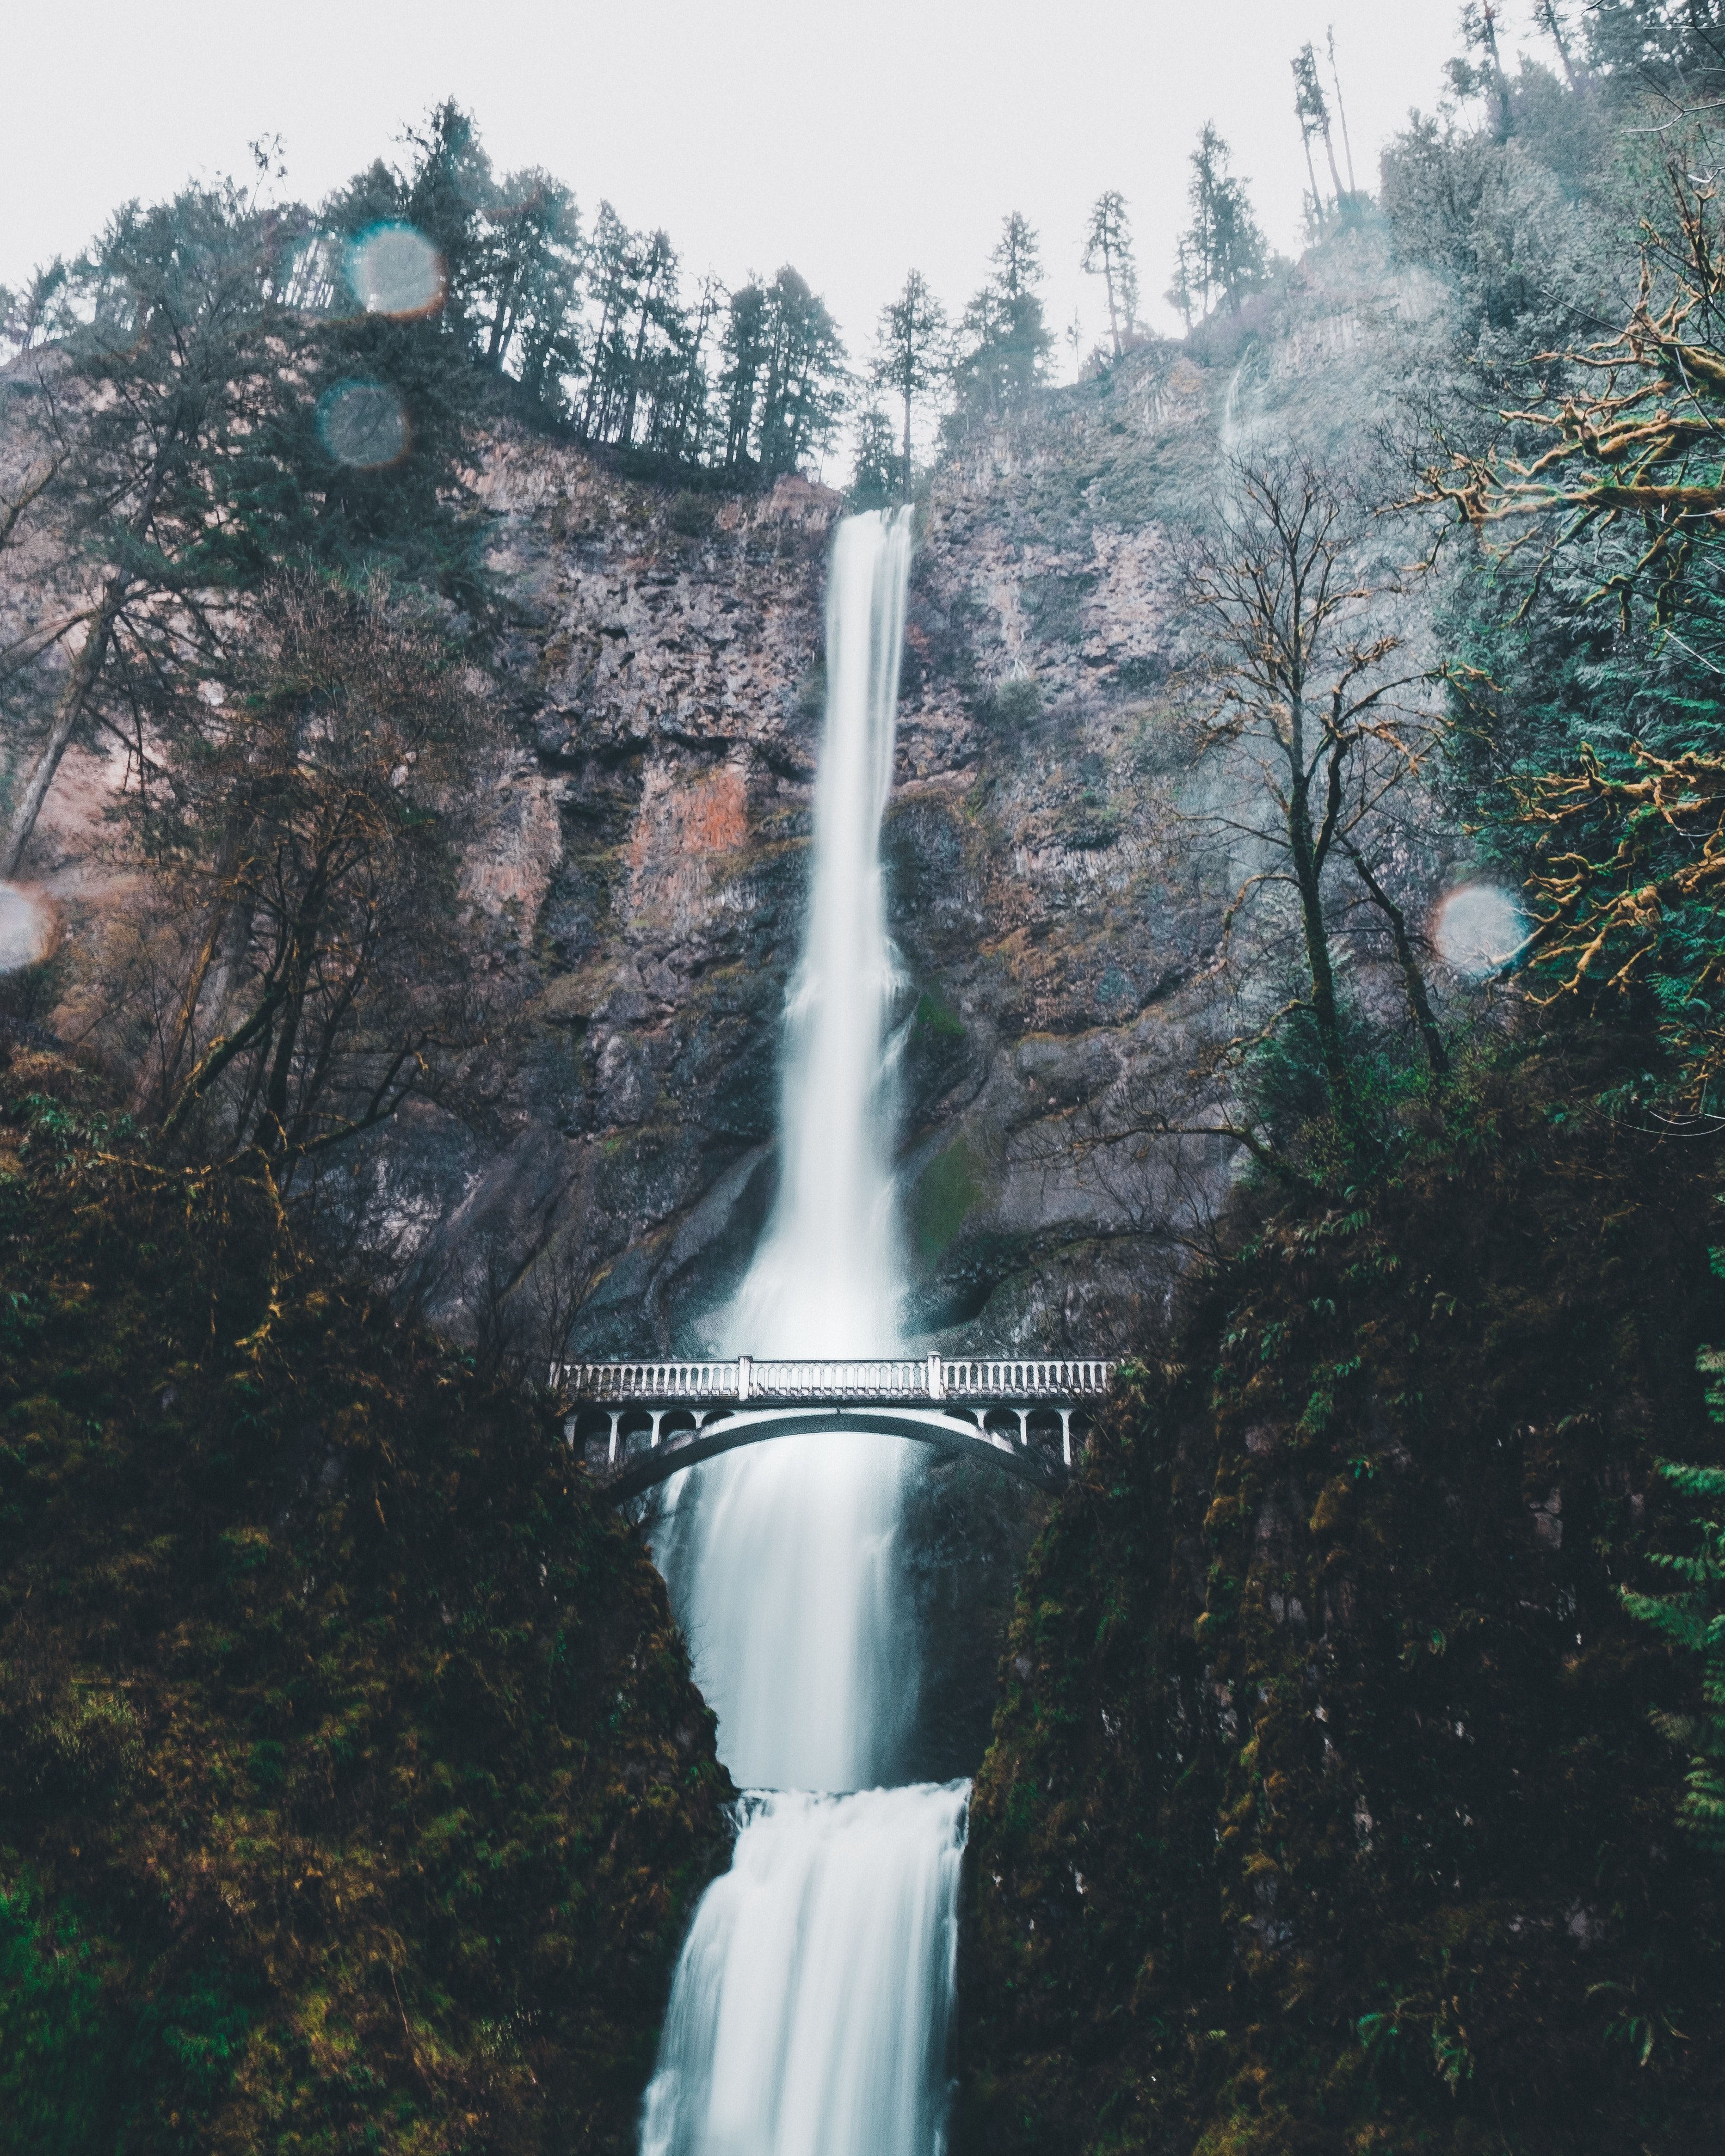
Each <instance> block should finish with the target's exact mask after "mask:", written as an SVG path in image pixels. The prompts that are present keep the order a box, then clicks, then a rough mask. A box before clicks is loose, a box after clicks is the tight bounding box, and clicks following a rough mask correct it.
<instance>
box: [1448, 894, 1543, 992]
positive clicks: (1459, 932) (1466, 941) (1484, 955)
mask: <svg viewBox="0 0 1725 2156" xmlns="http://www.w3.org/2000/svg"><path fill="white" fill-rule="evenodd" d="M1526 935H1527V915H1526V914H1525V913H1524V912H1523V911H1522V903H1521V901H1520V900H1519V899H1518V898H1517V896H1516V895H1515V893H1514V892H1513V891H1506V890H1505V889H1504V888H1503V886H1502V885H1501V884H1493V883H1464V884H1459V885H1457V886H1456V888H1455V890H1454V891H1450V892H1448V893H1447V894H1446V895H1445V896H1444V897H1443V898H1442V899H1441V900H1440V901H1439V903H1438V909H1437V917H1436V919H1435V922H1434V923H1433V937H1434V940H1435V942H1436V944H1437V947H1438V952H1439V954H1440V957H1442V958H1443V961H1444V962H1445V965H1446V966H1453V967H1454V968H1455V971H1456V972H1457V973H1468V974H1471V975H1473V976H1475V977H1477V976H1479V975H1480V974H1482V973H1493V972H1495V971H1496V970H1497V968H1498V967H1499V966H1502V965H1505V964H1507V962H1508V961H1509V959H1510V958H1511V957H1512V956H1513V955H1514V953H1515V952H1516V950H1517V947H1519V946H1520V944H1521V942H1522V939H1523V938H1524V937H1526Z"/></svg>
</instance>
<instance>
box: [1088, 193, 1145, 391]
mask: <svg viewBox="0 0 1725 2156" xmlns="http://www.w3.org/2000/svg"><path fill="white" fill-rule="evenodd" d="M1082 267H1083V269H1084V272H1085V274H1086V276H1091V277H1100V278H1101V280H1102V284H1103V287H1104V289H1105V290H1106V293H1107V295H1108V335H1109V338H1110V341H1111V344H1112V346H1113V350H1114V357H1116V358H1117V359H1118V358H1119V357H1120V355H1121V353H1122V352H1124V351H1125V350H1126V341H1127V338H1128V337H1129V336H1131V335H1132V321H1133V316H1134V313H1135V311H1136V309H1137V296H1138V275H1137V267H1136V265H1135V264H1134V263H1133V260H1132V227H1131V225H1130V224H1129V223H1127V215H1126V197H1125V196H1124V195H1122V194H1121V193H1118V192H1117V190H1116V189H1114V188H1110V189H1109V190H1108V192H1107V193H1106V194H1101V195H1098V196H1097V198H1096V201H1095V203H1093V204H1092V205H1091V213H1090V225H1089V228H1088V229H1087V230H1086V234H1085V238H1084V259H1083V263H1082Z"/></svg>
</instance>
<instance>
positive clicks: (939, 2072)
mask: <svg viewBox="0 0 1725 2156" xmlns="http://www.w3.org/2000/svg"><path fill="white" fill-rule="evenodd" d="M910 557H911V524H910V518H909V516H908V515H904V514H901V515H898V516H858V517H850V518H848V519H847V520H846V521H845V522H844V523H843V524H841V525H840V526H839V533H838V537H837V541H836V542H835V545H834V552H833V563H832V571H831V576H830V580H829V586H828V593H827V666H828V686H827V715H826V726H825V731H824V737H823V740H822V744H821V754H820V764H819V772H818V773H817V778H816V783H815V804H814V856H813V869H814V873H813V880H812V883H811V886H810V891H809V918H808V924H807V928H806V931H805V939H804V944H803V956H802V961H801V963H800V965H799V966H798V971H797V973H796V976H795V978H793V982H792V984H791V990H790V994H789V997H788V1002H787V1008H786V1013H785V1075H784V1086H783V1100H782V1102H781V1106H780V1137H781V1150H782V1161H783V1166H782V1172H781V1178H780V1185H779V1193H778V1202H777V1204H776V1206H775V1209H774V1212H773V1219H772V1220H771V1222H770V1223H769V1224H768V1230H767V1234H766V1235H765V1237H764V1238H763V1240H762V1245H761V1248H760V1250H759V1251H758V1252H757V1255H756V1258H755V1260H754V1263H753V1265H752V1267H751V1268H750V1270H749V1274H748V1276H747V1279H746V1280H745V1281H744V1282H743V1285H742V1289H741V1291H739V1293H738V1295H737V1299H736V1301H735V1302H734V1303H733V1304H732V1306H731V1308H730V1310H729V1311H728V1312H726V1313H725V1317H724V1319H723V1322H722V1330H723V1333H724V1336H725V1337H724V1343H723V1344H724V1347H725V1349H726V1352H727V1353H733V1354H735V1353H747V1354H754V1355H816V1356H819V1355H834V1356H838V1355H891V1354H894V1353H896V1352H898V1350H899V1348H900V1347H901V1336H900V1318H899V1310H900V1303H901V1297H902V1292H903V1270H902V1265H901V1259H900V1252H899V1244H898V1232H897V1224H896V1208H895V1194H894V1189H893V1181H892V1173H891V1147H892V1132H893V1124H894V1120H895V1115H896V1101H895V1097H894V1088H893V1082H892V1067H891V1050H890V1024H889V1021H890V1016H891V1003H892V997H893V991H894V988H895V984H896V974H895V968H894V964H893V956H892V947H891V941H890V939H889V937H888V936H887V932H886V899H885V893H884V890H883V886H882V881H881V871H880V819H881V815H882V813H883V811H884V810H885V808H886V796H887V792H888V789H889V788H890V786H891V776H892V747H893V731H894V724H895V718H896V706H897V694H898V672H899V662H900V658H901V652H902V645H903V636H904V605H905V586H906V578H907V577H908V575H909V571H910ZM902 1471H903V1447H902V1445H901V1444H900V1443H899V1442H898V1441H897V1440H893V1439H889V1438H876V1437H868V1436H864V1435H856V1434H850V1435H845V1436H843V1437H839V1436H814V1437H805V1438H783V1439H779V1440H776V1441H775V1442H773V1443H772V1444H770V1445H757V1446H754V1447H752V1448H747V1449H745V1450H742V1451H739V1452H737V1453H733V1454H732V1455H728V1456H727V1457H726V1458H725V1459H724V1460H719V1461H715V1462H712V1463H711V1464H709V1465H708V1466H705V1467H701V1468H696V1469H695V1470H693V1471H691V1473H690V1474H689V1475H688V1476H685V1477H681V1478H680V1486H674V1494H673V1495H672V1496H671V1497H670V1513H669V1517H668V1518H667V1520H666V1522H665V1525H664V1526H663V1527H662V1528H661V1529H660V1533H659V1536H658V1537H657V1543H656V1550H657V1554H658V1556H659V1559H660V1563H661V1564H662V1565H663V1566H664V1568H665V1574H666V1577H667V1578H668V1580H669V1581H670V1588H671V1594H672V1599H673V1601H674V1603H675V1606H676V1608H677V1610H678V1613H679V1614H680V1617H681V1619H682V1621H683V1623H684V1625H685V1629H686V1630H687V1633H688V1635H689V1639H690V1641H691V1648H692V1650H693V1653H694V1656H695V1665H696V1676H697V1679H698V1681H700V1684H701V1689H702V1690H703V1691H704V1692H705V1693H706V1697H707V1698H708V1700H709V1701H710V1702H711V1704H712V1706H713V1707H714V1708H715V1710H716V1712H717V1715H718V1717H719V1749H720V1752H721V1756H722V1757H723V1758H724V1759H725V1761H726V1764H727V1765H728V1766H729V1767H730V1768H731V1771H732V1774H733V1775H734V1776H735V1777H736V1779H737V1781H738V1782H740V1783H742V1784H744V1785H745V1786H746V1787H748V1788H750V1789H753V1790H755V1791H757V1792H758V1793H768V1794H756V1795H754V1796H752V1797H750V1798H749V1799H746V1800H745V1804H744V1807H743V1818H742V1832H741V1834H740V1835H739V1837H738V1840H737V1853H736V1857H735V1861H734V1862H733V1864H732V1869H731V1871H729V1872H728V1873H727V1874H726V1876H725V1877H724V1878H722V1879H721V1880H718V1881H716V1882H715V1883H714V1885H713V1886H711V1888H710V1889H709V1891H708V1892H707V1893H706V1896H705V1897H704V1898H703V1900H702V1902H701V1907H700V1908H699V1910H698V1911H697V1912H696V1918H695V1922H694V1925H693V1927H692V1928H691V1933H690V1936H689V1939H688V1943H687V1944H686V1945H685V1948H684V1951H683V1955H682V1958H681V1959H680V1962H679V1963H678V1966H677V1974H676V1979H675V1984H674V1986H673V1989H672V1994H671V2003H670V2013H669V2015H668V2017H667V2020H666V2023H665V2034H664V2037H663V2039H662V2041H661V2045H660V2058H659V2066H658V2071H657V2072H656V2074H655V2077H654V2081H653V2085H652V2087H650V2089H649V2091H648V2094H647V2102H646V2108H645V2113H644V2119H643V2123H642V2133H641V2148H642V2156H933V2152H935V2151H937V2149H938V2148H939V2147H940V2145H941V2142H942V2117H943V2112H944V2094H943V2061H944V2053H945V2044H946V2034H947V2020H948V2016H949V2014H950V2009H951V2002H952V1957H953V1951H954V1943H955V1937H956V1933H955V1926H956V1921H957V1918H956V1900H957V1877H958V1863H959V1855H960V1852H961V1851H962V1849H963V1839H964V1805H965V1799H966V1794H967V1790H966V1786H965V1784H963V1783H954V1784H950V1785H948V1786H946V1787H939V1786H937V1785H934V1784H913V1785H911V1786H908V1787H905V1788H900V1789H890V1788H883V1787H880V1786H878V1785H879V1784H882V1783H885V1782H886V1781H887V1780H888V1779H890V1778H891V1775H892V1774H893V1773H894V1771H895V1768H896V1764H897V1762H898V1759H899V1757H900V1754H901V1748H902V1745H903V1741H904V1738H905V1735H906V1730H907V1727H908V1722H909V1717H910V1713H911V1708H912V1707H914V1704H915V1696H916V1671H915V1668H914V1666H913V1663H912V1658H911V1655H910V1654H909V1652H908V1651H907V1644H906V1641H905V1640H904V1639H903V1638H902V1636H901V1629H900V1625H899V1620H898V1610H899V1608H900V1606H901V1601H902V1597H901V1595H900V1594H897V1593H896V1562H897V1558H896V1535H897V1529H898V1522H899V1512H900V1500H901V1475H902Z"/></svg>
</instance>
